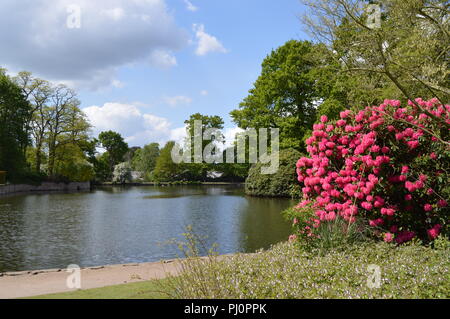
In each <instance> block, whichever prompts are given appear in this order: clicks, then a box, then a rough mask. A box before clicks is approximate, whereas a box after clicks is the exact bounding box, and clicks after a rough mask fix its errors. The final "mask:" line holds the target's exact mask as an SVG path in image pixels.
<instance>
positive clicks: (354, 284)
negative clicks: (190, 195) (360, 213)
mask: <svg viewBox="0 0 450 319" xmlns="http://www.w3.org/2000/svg"><path fill="white" fill-rule="evenodd" d="M449 248H450V245H449V241H448V240H447V239H444V238H441V239H438V240H437V241H436V245H435V248H434V249H432V248H430V247H424V246H422V245H420V244H417V243H408V244H406V245H403V246H401V247H393V246H392V245H389V244H387V243H384V242H379V243H375V244H374V243H370V242H367V243H363V244H358V245H347V246H346V247H345V250H330V251H329V252H328V253H327V254H325V255H323V254H317V252H316V251H305V250H302V249H299V247H298V246H297V245H296V244H294V243H282V244H278V245H276V246H274V247H273V248H271V249H270V250H268V251H262V252H258V253H255V254H237V255H232V256H216V255H215V254H210V255H209V256H208V257H206V258H203V259H201V260H199V259H198V258H197V257H198V255H196V254H195V251H193V252H194V253H193V254H192V255H191V257H190V258H188V259H186V260H184V261H183V266H182V270H184V272H183V275H181V276H179V277H172V278H169V280H170V282H171V283H170V284H169V285H167V286H168V288H170V290H169V294H170V295H171V296H173V297H175V298H182V299H185V298H188V299H189V298H193V299H197V298H199V299H202V298H203V299H206V298H208V299H209V298H210V299H230V298H231V299H264V298H275V299H297V298H298V299H303V298H305V299H316V298H340V299H342V298H350V299H353V298H363V299H366V298H367V299H369V298H370V299H372V298H388V299H391V298H448V297H449V294H450V282H449V280H448V276H449V275H450V273H449V267H448V266H449V259H448V254H449ZM370 265H376V266H378V267H380V271H381V278H380V287H379V288H375V287H373V286H369V285H368V283H369V282H370V283H374V279H373V277H374V272H373V270H371V269H370V268H369V266H370Z"/></svg>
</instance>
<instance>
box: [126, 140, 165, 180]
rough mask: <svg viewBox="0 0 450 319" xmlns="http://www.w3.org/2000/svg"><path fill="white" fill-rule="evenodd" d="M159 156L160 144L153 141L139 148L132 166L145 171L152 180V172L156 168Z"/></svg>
mask: <svg viewBox="0 0 450 319" xmlns="http://www.w3.org/2000/svg"><path fill="white" fill-rule="evenodd" d="M158 156H159V144H158V143H151V144H147V145H145V146H144V147H143V148H142V149H138V150H137V151H136V152H135V154H134V156H133V159H132V164H131V165H132V168H133V169H134V170H136V171H140V172H143V173H144V177H145V179H146V180H147V181H150V180H151V173H152V172H153V170H154V169H155V166H156V159H157V158H158Z"/></svg>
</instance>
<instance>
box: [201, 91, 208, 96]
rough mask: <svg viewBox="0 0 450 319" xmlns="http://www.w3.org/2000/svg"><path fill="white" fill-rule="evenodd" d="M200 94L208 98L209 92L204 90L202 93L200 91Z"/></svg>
mask: <svg viewBox="0 0 450 319" xmlns="http://www.w3.org/2000/svg"><path fill="white" fill-rule="evenodd" d="M200 94H201V95H203V96H207V95H208V91H206V90H202V91H200Z"/></svg>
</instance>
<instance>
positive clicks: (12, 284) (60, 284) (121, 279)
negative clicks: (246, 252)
mask: <svg viewBox="0 0 450 319" xmlns="http://www.w3.org/2000/svg"><path fill="white" fill-rule="evenodd" d="M179 269H180V267H179V261H177V260H168V261H164V262H152V263H142V264H124V265H110V266H101V267H89V268H82V269H81V277H80V279H81V280H80V281H81V289H90V288H99V287H105V286H112V285H119V284H124V283H130V282H138V281H146V280H150V279H161V278H165V277H166V276H167V274H169V273H170V274H173V275H175V274H177V273H178V272H179ZM70 275H71V273H69V272H67V271H66V269H50V270H38V271H23V272H9V273H3V274H0V299H7V298H20V297H31V296H37V295H44V294H50V293H60V292H66V291H73V290H74V289H69V288H68V287H67V279H68V277H69V276H70Z"/></svg>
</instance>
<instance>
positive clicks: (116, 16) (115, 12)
mask: <svg viewBox="0 0 450 319" xmlns="http://www.w3.org/2000/svg"><path fill="white" fill-rule="evenodd" d="M101 13H102V14H104V15H106V16H107V17H109V18H110V19H113V20H115V21H118V20H120V19H122V18H123V17H124V15H125V11H124V10H123V9H122V8H114V9H107V10H102V11H101Z"/></svg>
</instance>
